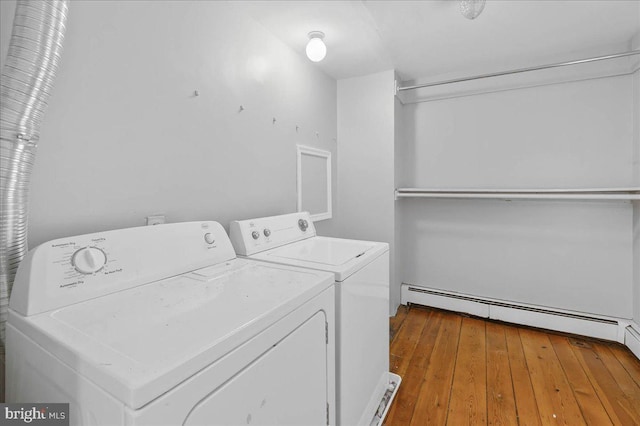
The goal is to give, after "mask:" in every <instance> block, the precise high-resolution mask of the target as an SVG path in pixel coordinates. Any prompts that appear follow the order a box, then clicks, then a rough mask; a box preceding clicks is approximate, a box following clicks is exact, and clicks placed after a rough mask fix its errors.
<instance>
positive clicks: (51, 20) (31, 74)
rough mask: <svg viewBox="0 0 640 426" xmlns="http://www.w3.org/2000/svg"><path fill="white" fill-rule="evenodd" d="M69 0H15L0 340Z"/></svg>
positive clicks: (1, 150)
mask: <svg viewBox="0 0 640 426" xmlns="http://www.w3.org/2000/svg"><path fill="white" fill-rule="evenodd" d="M68 8H69V5H68V0H46V1H45V0H19V1H18V3H17V5H16V14H15V17H14V20H13V31H12V33H11V41H10V44H9V52H8V54H7V60H6V62H5V65H4V67H3V69H2V78H1V86H2V88H1V92H0V179H1V180H0V340H1V341H2V348H4V341H5V325H6V321H7V315H8V308H9V295H10V294H11V287H12V285H13V279H14V277H15V274H16V270H17V269H18V265H19V264H20V261H21V260H22V259H23V258H24V256H25V254H26V253H27V216H28V214H27V206H28V190H29V179H30V177H31V169H32V167H33V162H34V160H35V154H36V149H37V144H38V140H39V139H40V125H41V124H42V118H43V116H44V111H45V109H46V107H47V100H48V99H49V95H50V93H51V89H52V87H53V79H54V77H55V74H56V69H57V68H58V63H59V62H60V54H61V52H62V42H63V40H64V33H65V24H66V21H67V12H68Z"/></svg>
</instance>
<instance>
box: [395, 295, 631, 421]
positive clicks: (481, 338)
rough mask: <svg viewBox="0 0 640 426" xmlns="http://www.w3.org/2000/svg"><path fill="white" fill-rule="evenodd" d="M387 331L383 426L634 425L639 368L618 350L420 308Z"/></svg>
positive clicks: (398, 317) (401, 316)
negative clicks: (388, 387)
mask: <svg viewBox="0 0 640 426" xmlns="http://www.w3.org/2000/svg"><path fill="white" fill-rule="evenodd" d="M390 332H391V336H392V341H391V348H390V362H391V371H392V372H394V373H397V374H399V375H400V376H402V384H401V386H400V390H399V391H398V395H397V396H396V399H395V401H394V402H393V405H392V407H391V409H390V410H389V414H388V415H387V419H386V422H385V425H387V426H402V425H418V426H422V425H431V424H433V425H455V426H458V425H483V424H490V425H518V424H520V425H551V424H552V425H558V424H560V425H584V424H586V425H597V426H599V425H612V424H613V425H640V361H639V360H638V359H637V358H635V357H634V355H633V354H632V353H631V352H629V350H628V349H627V348H625V347H624V346H622V345H619V344H617V343H612V342H606V341H600V340H595V339H590V338H583V337H579V336H573V335H566V334H561V333H554V332H547V331H544V330H537V329H533V328H526V327H518V326H513V325H509V324H504V323H500V322H494V321H488V320H483V319H478V318H471V317H466V316H462V315H458V314H455V313H451V312H446V311H441V310H437V309H430V308H423V307H417V306H412V307H411V308H406V307H401V308H400V310H399V312H398V314H397V315H396V317H394V318H392V319H391V322H390Z"/></svg>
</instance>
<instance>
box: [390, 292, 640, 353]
mask: <svg viewBox="0 0 640 426" xmlns="http://www.w3.org/2000/svg"><path fill="white" fill-rule="evenodd" d="M401 303H402V304H403V305H408V304H417V305H423V306H431V307H434V308H440V309H446V310H450V311H456V312H463V313H467V314H471V315H475V316H479V317H483V318H490V319H495V320H499V321H505V322H511V323H515V324H521V325H526V326H531V327H538V328H545V329H548V330H555V331H562V332H565V333H572V334H579V335H582V336H590V337H595V338H599V339H606V340H612V341H616V342H619V343H625V338H626V339H627V340H628V339H632V338H633V336H634V335H633V333H635V336H636V337H637V340H636V341H635V344H636V345H637V349H636V350H637V352H635V351H634V353H635V354H636V355H638V353H640V333H638V329H632V328H631V327H628V326H629V324H630V320H628V319H621V318H611V317H603V316H597V315H590V314H585V313H582V312H572V311H565V310H561V309H554V308H548V307H542V306H533V305H526V304H521V303H513V302H510V301H504V300H497V299H489V298H482V297H478V296H472V295H466V294H462V293H455V292H447V291H443V290H436V289H431V288H427V287H422V286H416V285H412V284H402V288H401ZM632 351H633V349H632ZM639 357H640V356H639Z"/></svg>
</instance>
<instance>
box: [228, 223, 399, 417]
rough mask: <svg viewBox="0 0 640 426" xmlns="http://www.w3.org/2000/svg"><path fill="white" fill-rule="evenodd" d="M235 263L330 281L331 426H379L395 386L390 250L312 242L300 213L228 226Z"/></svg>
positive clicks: (338, 241)
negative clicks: (243, 259)
mask: <svg viewBox="0 0 640 426" xmlns="http://www.w3.org/2000/svg"><path fill="white" fill-rule="evenodd" d="M229 235H230V237H231V241H232V243H233V245H234V247H235V249H236V253H238V255H241V256H248V257H249V258H250V259H254V260H260V261H265V262H271V263H276V264H280V265H293V266H298V267H303V268H308V269H310V270H319V271H328V272H331V273H333V274H334V275H335V280H336V325H337V329H336V336H337V337H336V349H337V352H336V373H337V377H336V384H337V392H336V398H337V401H336V402H337V406H338V407H337V423H338V425H341V426H353V425H370V424H374V425H375V424H381V423H382V420H383V419H384V416H385V415H386V411H387V409H388V407H389V406H390V404H391V401H392V400H393V397H394V396H395V393H396V391H397V389H398V386H399V384H400V381H401V379H400V377H399V376H398V375H396V374H393V373H390V372H389V245H388V244H387V243H377V242H370V241H357V240H346V239H340V238H327V237H320V236H317V235H316V230H315V227H314V225H313V222H312V221H311V218H310V217H309V214H308V213H306V212H301V213H293V214H287V215H281V216H272V217H264V218H258V219H250V220H242V221H234V222H232V223H231V225H230V229H229Z"/></svg>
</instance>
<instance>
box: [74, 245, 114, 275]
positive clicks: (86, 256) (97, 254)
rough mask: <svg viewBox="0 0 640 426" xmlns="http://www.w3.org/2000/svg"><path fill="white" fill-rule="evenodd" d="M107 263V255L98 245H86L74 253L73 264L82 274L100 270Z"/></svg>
mask: <svg viewBox="0 0 640 426" xmlns="http://www.w3.org/2000/svg"><path fill="white" fill-rule="evenodd" d="M106 263H107V255H106V254H105V253H104V252H103V251H102V250H100V249H99V248H98V247H84V248H81V249H79V250H77V251H76V252H75V253H73V256H72V257H71V264H72V265H73V267H74V268H76V271H78V272H80V273H81V274H86V275H88V274H93V273H95V272H98V271H99V270H101V269H102V268H104V265H105V264H106Z"/></svg>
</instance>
